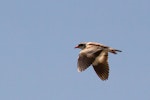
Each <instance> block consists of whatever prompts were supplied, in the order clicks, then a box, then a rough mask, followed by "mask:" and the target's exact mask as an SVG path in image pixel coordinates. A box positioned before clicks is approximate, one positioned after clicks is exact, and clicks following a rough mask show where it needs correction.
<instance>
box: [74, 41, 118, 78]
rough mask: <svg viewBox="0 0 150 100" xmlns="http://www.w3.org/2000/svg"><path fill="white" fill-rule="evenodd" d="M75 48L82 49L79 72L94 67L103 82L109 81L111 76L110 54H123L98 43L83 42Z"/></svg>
mask: <svg viewBox="0 0 150 100" xmlns="http://www.w3.org/2000/svg"><path fill="white" fill-rule="evenodd" d="M75 48H80V49H81V51H80V53H79V58H78V71H79V72H82V71H84V70H85V69H86V68H88V67H89V66H90V65H92V66H93V68H94V70H95V72H96V73H97V75H98V76H99V78H100V79H102V80H107V79H108V76H109V65H108V52H111V53H114V54H117V52H121V51H120V50H117V49H113V48H111V47H108V46H105V45H103V44H100V43H97V42H83V43H80V44H79V45H78V46H76V47H75Z"/></svg>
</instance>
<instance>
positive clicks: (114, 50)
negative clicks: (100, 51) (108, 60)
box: [109, 48, 122, 54]
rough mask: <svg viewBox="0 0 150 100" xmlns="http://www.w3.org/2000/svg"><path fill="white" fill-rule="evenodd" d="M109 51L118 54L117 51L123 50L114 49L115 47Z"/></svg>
mask: <svg viewBox="0 0 150 100" xmlns="http://www.w3.org/2000/svg"><path fill="white" fill-rule="evenodd" d="M109 52H111V53H113V54H117V52H122V51H121V50H117V49H113V48H109Z"/></svg>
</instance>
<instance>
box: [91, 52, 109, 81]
mask: <svg viewBox="0 0 150 100" xmlns="http://www.w3.org/2000/svg"><path fill="white" fill-rule="evenodd" d="M107 60H108V52H106V51H102V52H101V54H100V55H99V56H98V57H97V58H96V61H95V62H94V63H93V64H92V65H93V68H94V70H95V72H96V73H97V75H98V76H99V78H100V79H101V80H107V79H108V76H109V65H108V61H107Z"/></svg>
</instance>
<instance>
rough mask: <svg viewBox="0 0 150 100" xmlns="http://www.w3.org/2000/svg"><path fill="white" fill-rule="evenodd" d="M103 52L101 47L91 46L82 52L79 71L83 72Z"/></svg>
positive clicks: (79, 59)
mask: <svg viewBox="0 0 150 100" xmlns="http://www.w3.org/2000/svg"><path fill="white" fill-rule="evenodd" d="M101 52H102V50H101V49H99V48H95V47H91V48H88V49H85V50H83V51H82V52H80V54H79V58H78V72H82V71H84V70H85V69H86V68H88V67H89V66H90V65H91V64H92V63H93V61H94V60H95V58H96V57H97V56H98V55H99V54H100V53H101Z"/></svg>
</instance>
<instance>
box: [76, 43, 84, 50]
mask: <svg viewBox="0 0 150 100" xmlns="http://www.w3.org/2000/svg"><path fill="white" fill-rule="evenodd" d="M75 48H79V49H81V50H83V49H84V48H86V43H80V44H78V45H77V46H76V47H75Z"/></svg>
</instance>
